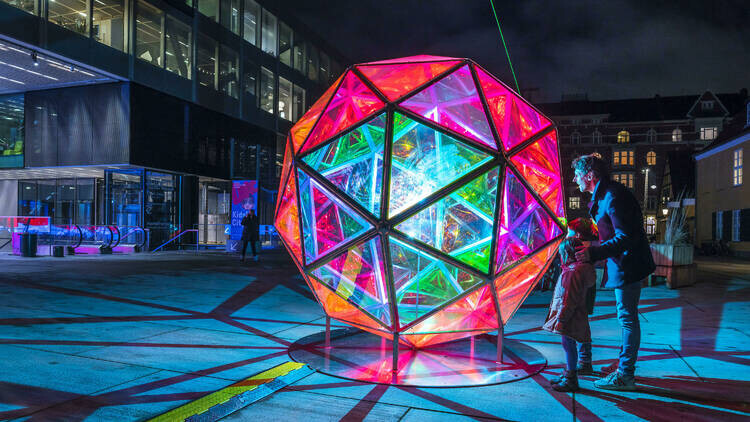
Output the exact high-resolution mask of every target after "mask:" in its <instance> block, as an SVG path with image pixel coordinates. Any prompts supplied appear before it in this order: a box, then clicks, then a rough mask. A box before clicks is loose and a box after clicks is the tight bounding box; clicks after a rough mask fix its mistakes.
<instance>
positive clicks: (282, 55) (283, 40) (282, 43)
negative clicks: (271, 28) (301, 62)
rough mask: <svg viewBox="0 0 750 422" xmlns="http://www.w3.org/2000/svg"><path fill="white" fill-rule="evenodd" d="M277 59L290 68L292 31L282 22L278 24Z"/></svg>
mask: <svg viewBox="0 0 750 422" xmlns="http://www.w3.org/2000/svg"><path fill="white" fill-rule="evenodd" d="M279 59H280V60H281V63H284V64H285V65H287V66H289V67H292V30H291V28H289V27H288V26H287V25H286V24H285V23H284V22H279Z"/></svg>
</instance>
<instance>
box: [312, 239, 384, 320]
mask: <svg viewBox="0 0 750 422" xmlns="http://www.w3.org/2000/svg"><path fill="white" fill-rule="evenodd" d="M383 262H384V261H383V248H382V247H381V244H380V236H376V237H374V238H372V239H370V240H368V241H366V242H363V243H360V244H358V245H356V246H353V247H351V248H349V249H348V250H347V251H346V252H344V253H343V254H341V255H339V256H337V257H336V258H334V259H333V260H332V261H330V262H328V263H326V264H325V265H323V266H321V267H319V268H317V269H314V270H312V271H311V274H312V276H313V277H314V278H315V279H317V280H318V281H321V282H323V283H324V284H326V285H328V287H330V288H331V289H333V290H335V291H336V294H337V295H339V296H341V298H342V299H346V300H347V301H348V302H349V303H350V304H352V305H354V306H355V307H357V308H359V309H361V310H363V311H365V312H367V313H368V314H370V315H373V316H375V317H376V318H378V319H379V320H380V321H381V322H383V324H385V325H386V326H389V325H390V323H391V316H390V310H389V309H390V308H389V305H390V304H389V302H388V289H387V288H386V284H385V272H384V269H383Z"/></svg>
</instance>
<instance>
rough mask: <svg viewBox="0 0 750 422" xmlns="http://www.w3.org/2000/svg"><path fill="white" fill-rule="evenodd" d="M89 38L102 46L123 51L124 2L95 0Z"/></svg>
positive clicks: (118, 0) (123, 0)
mask: <svg viewBox="0 0 750 422" xmlns="http://www.w3.org/2000/svg"><path fill="white" fill-rule="evenodd" d="M92 13H93V27H92V29H91V36H92V37H93V38H94V39H95V40H97V41H99V42H100V43H102V44H104V45H108V46H110V47H113V48H116V49H118V50H120V51H125V33H126V32H125V0H95V1H94V3H93V11H92Z"/></svg>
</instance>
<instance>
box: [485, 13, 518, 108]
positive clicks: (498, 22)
mask: <svg viewBox="0 0 750 422" xmlns="http://www.w3.org/2000/svg"><path fill="white" fill-rule="evenodd" d="M490 6H491V7H492V14H493V15H494V16H495V22H497V29H498V31H500V39H501V40H502V41H503V47H505V57H507V58H508V64H509V65H510V73H511V74H512V75H513V82H515V83H516V92H517V93H519V94H520V93H521V89H520V88H519V87H518V79H516V72H515V71H514V70H513V62H512V61H510V53H509V52H508V44H506V43H505V37H503V30H502V28H500V20H499V19H498V18H497V13H496V12H495V5H494V4H493V3H492V0H490Z"/></svg>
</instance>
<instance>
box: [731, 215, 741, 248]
mask: <svg viewBox="0 0 750 422" xmlns="http://www.w3.org/2000/svg"><path fill="white" fill-rule="evenodd" d="M740 211H742V210H733V211H732V242H739V241H740Z"/></svg>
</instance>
